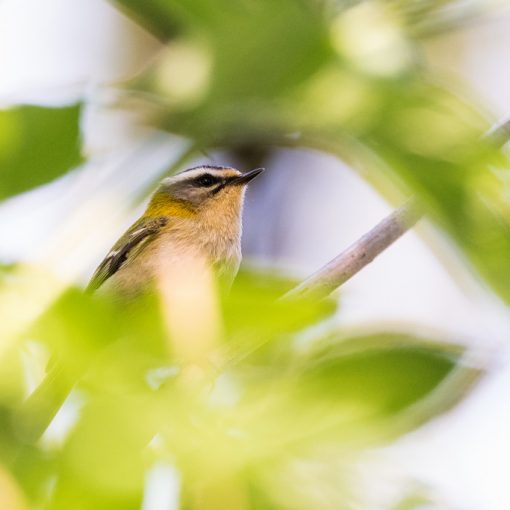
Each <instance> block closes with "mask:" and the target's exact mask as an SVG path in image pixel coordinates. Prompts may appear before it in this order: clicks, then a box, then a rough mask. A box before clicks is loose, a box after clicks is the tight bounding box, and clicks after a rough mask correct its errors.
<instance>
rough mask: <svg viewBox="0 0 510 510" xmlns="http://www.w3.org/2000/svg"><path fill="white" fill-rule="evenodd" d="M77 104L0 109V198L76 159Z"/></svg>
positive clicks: (42, 180) (48, 177) (56, 172)
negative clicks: (66, 106) (61, 106)
mask: <svg viewBox="0 0 510 510" xmlns="http://www.w3.org/2000/svg"><path fill="white" fill-rule="evenodd" d="M79 115H80V107H79V106H72V107H68V108H43V107H37V106H20V107H17V108H12V109H9V110H3V111H0V169H1V170H0V199H2V198H5V197H8V196H10V195H15V194H16V193H21V192H22V191H26V190H28V189H30V188H33V187H34V186H39V185H41V184H44V183H46V182H48V181H49V180H51V179H54V178H56V177H59V176H60V175H61V174H63V173H64V172H67V171H68V170H70V169H71V168H73V167H74V166H76V165H77V164H78V163H80V161H81V158H80V134H79V125H78V122H79Z"/></svg>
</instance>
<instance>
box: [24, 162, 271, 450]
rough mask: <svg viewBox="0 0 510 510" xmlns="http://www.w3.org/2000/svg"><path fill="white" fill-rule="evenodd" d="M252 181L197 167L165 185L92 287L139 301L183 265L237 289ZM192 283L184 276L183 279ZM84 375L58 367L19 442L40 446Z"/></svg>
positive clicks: (28, 410) (36, 399)
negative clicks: (190, 262) (194, 265)
mask: <svg viewBox="0 0 510 510" xmlns="http://www.w3.org/2000/svg"><path fill="white" fill-rule="evenodd" d="M262 170H263V169H262V168H257V169H256V170H252V171H250V172H247V173H244V174H243V173H241V172H239V171H238V170H235V169H234V168H230V167H223V166H208V165H204V166H198V167H195V168H190V169H189V170H185V171H183V172H181V173H179V174H177V175H175V176H172V177H167V178H166V179H164V180H163V181H162V182H161V184H160V186H159V188H158V189H157V190H156V192H155V193H154V195H153V196H152V198H151V200H150V202H149V205H148V207H147V209H146V211H145V213H144V214H143V216H142V217H141V218H140V219H139V220H138V221H136V222H135V223H134V224H133V225H132V226H131V227H130V228H129V229H128V231H127V232H126V233H125V234H124V235H123V236H122V237H121V238H120V239H119V240H118V241H117V243H115V245H114V246H113V248H112V250H111V251H110V253H108V255H107V256H106V258H105V259H104V260H103V261H102V262H101V264H100V265H99V267H98V268H97V270H96V272H95V273H94V275H93V276H92V279H91V281H90V283H89V285H88V287H87V290H88V292H94V291H97V290H98V289H99V290H100V291H101V292H102V291H103V290H104V291H113V292H116V293H119V294H120V295H122V296H124V297H127V298H129V297H132V296H136V295H137V294H138V293H140V292H142V291H143V290H144V289H146V288H147V287H150V285H151V283H153V282H154V280H155V279H156V278H157V277H158V275H159V274H161V272H163V273H164V272H165V271H166V270H167V269H168V270H173V271H175V266H179V264H180V262H181V261H182V259H183V258H190V257H191V258H198V259H200V260H202V261H205V262H206V263H207V264H209V265H210V266H211V267H213V268H215V269H216V270H217V272H218V274H219V276H222V277H224V278H226V279H227V281H229V282H230V281H231V280H232V279H233V278H234V276H235V274H236V273H237V270H238V268H239V264H240V261H241V231H242V224H241V215H242V209H243V201H244V194H245V191H246V185H247V184H248V182H250V181H251V180H252V179H253V178H254V177H256V176H257V175H258V174H260V172H262ZM184 277H186V275H184ZM80 376H81V374H76V373H74V372H73V373H72V374H67V373H66V372H65V371H64V367H63V366H62V364H61V363H60V362H59V361H58V360H56V361H54V362H53V363H52V366H51V368H50V369H49V372H48V374H47V376H46V378H45V379H44V380H43V382H42V383H41V384H40V386H39V387H38V388H37V389H36V390H35V391H34V392H33V393H32V394H31V395H30V397H29V398H28V399H27V400H26V401H25V402H24V403H23V404H22V406H21V407H20V409H19V410H18V412H17V413H16V414H15V421H16V423H17V429H18V432H19V434H20V437H21V436H22V437H24V439H25V440H27V441H35V440H36V439H38V438H39V437H40V435H41V434H42V433H43V431H44V430H45V429H46V428H47V426H48V425H49V423H50V422H51V420H52V419H53V417H54V416H55V414H56V412H57V411H58V409H59V408H60V406H61V405H62V403H63V402H64V400H65V398H66V397H67V395H68V394H69V392H70V391H71V389H72V387H73V386H74V384H75V383H76V382H77V380H78V378H79V377H80Z"/></svg>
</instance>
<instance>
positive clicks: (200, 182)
mask: <svg viewBox="0 0 510 510" xmlns="http://www.w3.org/2000/svg"><path fill="white" fill-rule="evenodd" d="M219 182H221V178H219V177H215V176H214V175H211V174H204V175H201V176H200V177H197V178H196V179H195V184H196V185H197V186H204V187H208V186H213V185H214V184H218V183H219Z"/></svg>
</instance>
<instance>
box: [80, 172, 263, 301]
mask: <svg viewBox="0 0 510 510" xmlns="http://www.w3.org/2000/svg"><path fill="white" fill-rule="evenodd" d="M262 171H263V169H262V168H257V169H255V170H251V171H250V172H247V173H241V172H240V171H239V170H236V169H234V168H231V167H226V166H210V165H202V166H197V167H194V168H190V169H188V170H184V171H183V172H180V173H179V174H176V175H174V176H172V177H167V178H166V179H164V180H163V181H162V182H161V184H160V186H159V188H158V189H157V190H156V192H155V193H154V195H153V196H152V198H151V200H150V202H149V205H148V207H147V209H146V210H145V213H144V214H143V216H142V217H141V218H140V219H138V220H137V221H136V222H135V223H134V224H133V225H132V226H131V227H130V228H129V229H128V230H127V232H126V233H125V234H124V235H123V236H122V237H121V238H120V239H119V240H118V241H117V242H116V243H115V245H114V246H113V248H112V249H111V251H110V252H109V253H108V255H107V256H106V257H105V259H104V260H103V261H102V262H101V264H100V265H99V267H98V268H97V269H96V271H95V273H94V275H93V276H92V279H91V281H90V283H89V285H88V287H87V291H88V292H94V291H96V290H97V289H99V288H101V292H103V291H107V292H111V291H113V292H114V293H116V294H119V295H121V296H124V297H128V298H129V297H133V296H136V295H137V294H139V293H140V292H142V291H144V290H145V289H146V288H147V287H149V286H150V285H151V284H152V283H154V282H155V280H156V279H157V277H158V274H161V272H164V271H165V267H168V268H175V264H178V263H179V261H180V260H182V259H183V258H185V257H200V258H201V259H203V260H205V261H206V262H207V263H208V264H209V265H210V266H211V267H212V268H214V269H215V270H216V272H217V274H218V276H219V277H220V278H222V279H223V280H225V281H226V282H227V284H229V283H231V282H232V280H233V278H234V277H235V275H236V273H237V271H238V269H239V264H240V262H241V233H242V209H243V202H244V195H245V191H246V185H247V184H248V182H250V181H251V180H252V179H253V178H255V177H256V176H257V175H259V174H260V173H261V172H262Z"/></svg>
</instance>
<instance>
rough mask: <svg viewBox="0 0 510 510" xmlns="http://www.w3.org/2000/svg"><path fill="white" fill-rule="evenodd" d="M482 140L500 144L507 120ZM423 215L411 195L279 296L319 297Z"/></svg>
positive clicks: (509, 125) (507, 132)
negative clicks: (372, 226) (373, 225)
mask: <svg viewBox="0 0 510 510" xmlns="http://www.w3.org/2000/svg"><path fill="white" fill-rule="evenodd" d="M484 140H486V141H489V142H491V143H493V144H494V145H495V146H496V147H498V148H501V147H503V146H504V145H505V144H506V143H507V142H508V141H509V140H510V119H507V120H505V121H503V122H501V123H499V124H497V125H496V126H495V127H494V128H492V129H491V130H490V131H489V132H488V133H487V134H486V135H485V136H484ZM422 216H423V213H422V211H421V209H420V207H419V206H418V203H417V200H416V198H414V197H413V198H411V199H409V201H408V202H407V203H406V204H404V205H403V206H402V207H400V208H399V209H397V210H396V211H394V212H393V213H392V214H390V215H389V216H388V217H387V218H385V219H384V220H382V221H381V222H380V223H379V224H377V225H376V226H375V227H374V228H373V229H372V230H370V232H368V233H367V234H365V235H364V236H363V237H361V238H360V239H359V240H358V241H356V242H355V243H354V244H352V245H351V246H350V247H349V248H347V249H346V250H345V251H344V252H342V253H340V255H338V256H337V257H335V258H334V259H333V260H331V261H330V262H328V263H327V264H326V265H325V266H323V267H321V268H320V269H319V270H318V271H316V272H315V273H314V274H312V275H311V276H309V277H308V278H307V279H306V280H304V281H303V282H302V283H300V284H299V285H298V286H297V287H294V288H293V289H291V290H290V291H289V292H287V294H285V295H284V296H283V297H282V298H281V299H283V300H286V299H295V298H303V297H306V298H315V299H321V298H324V297H326V296H328V295H329V294H331V292H333V291H334V290H335V289H337V288H338V287H340V286H341V285H343V284H344V283H345V282H346V281H348V280H350V279H351V278H352V277H353V276H354V275H355V274H357V273H359V271H361V270H362V269H363V268H364V267H365V266H367V265H368V264H370V262H372V261H373V260H374V259H375V258H376V257H377V256H378V255H380V254H381V253H382V252H383V251H384V250H386V248H388V247H389V246H391V245H392V244H393V243H394V242H395V241H396V240H397V239H399V238H400V237H401V236H402V235H403V234H405V233H406V232H407V231H408V230H409V229H411V228H412V227H413V226H414V225H415V224H416V223H417V222H418V221H419V220H420V218H421V217H422Z"/></svg>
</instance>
